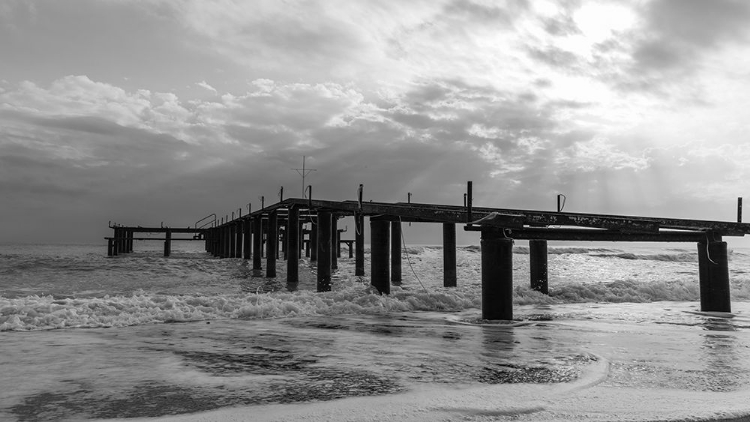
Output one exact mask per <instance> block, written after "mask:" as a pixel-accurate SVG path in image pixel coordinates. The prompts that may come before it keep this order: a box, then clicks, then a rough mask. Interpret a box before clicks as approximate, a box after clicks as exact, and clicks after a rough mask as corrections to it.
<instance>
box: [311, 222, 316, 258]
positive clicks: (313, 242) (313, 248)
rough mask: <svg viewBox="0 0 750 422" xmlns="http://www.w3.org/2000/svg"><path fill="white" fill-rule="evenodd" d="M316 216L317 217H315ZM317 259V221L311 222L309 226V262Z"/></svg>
mask: <svg viewBox="0 0 750 422" xmlns="http://www.w3.org/2000/svg"><path fill="white" fill-rule="evenodd" d="M316 218H317V217H316ZM317 260H318V223H317V222H315V223H312V227H310V262H315V261H317Z"/></svg>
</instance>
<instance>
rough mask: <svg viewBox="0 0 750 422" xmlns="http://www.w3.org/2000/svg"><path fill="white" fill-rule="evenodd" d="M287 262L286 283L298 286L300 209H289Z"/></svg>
mask: <svg viewBox="0 0 750 422" xmlns="http://www.w3.org/2000/svg"><path fill="white" fill-rule="evenodd" d="M286 228H287V235H286V238H287V242H288V244H287V261H286V282H287V283H288V284H297V283H298V282H299V234H300V231H299V209H298V208H296V207H291V208H289V215H288V217H287V225H286Z"/></svg>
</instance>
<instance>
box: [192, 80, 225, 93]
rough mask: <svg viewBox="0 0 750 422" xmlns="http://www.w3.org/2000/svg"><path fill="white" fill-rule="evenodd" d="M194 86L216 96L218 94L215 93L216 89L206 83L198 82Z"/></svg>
mask: <svg viewBox="0 0 750 422" xmlns="http://www.w3.org/2000/svg"><path fill="white" fill-rule="evenodd" d="M195 85H196V86H199V87H201V88H203V89H205V90H207V91H211V92H213V93H214V94H218V93H219V91H217V90H216V88H214V87H212V86H211V85H209V84H208V83H207V82H206V81H200V82H198V83H196V84H195Z"/></svg>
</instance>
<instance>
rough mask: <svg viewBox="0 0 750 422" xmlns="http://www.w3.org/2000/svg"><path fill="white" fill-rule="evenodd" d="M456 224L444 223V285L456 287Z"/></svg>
mask: <svg viewBox="0 0 750 422" xmlns="http://www.w3.org/2000/svg"><path fill="white" fill-rule="evenodd" d="M456 279H457V277H456V224H455V223H443V287H456V285H457V280H456Z"/></svg>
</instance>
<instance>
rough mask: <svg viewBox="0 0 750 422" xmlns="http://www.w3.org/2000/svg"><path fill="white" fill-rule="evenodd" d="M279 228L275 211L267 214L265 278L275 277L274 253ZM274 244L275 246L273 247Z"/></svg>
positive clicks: (277, 243)
mask: <svg viewBox="0 0 750 422" xmlns="http://www.w3.org/2000/svg"><path fill="white" fill-rule="evenodd" d="M278 228H279V225H278V220H277V214H276V211H271V213H270V214H268V235H267V236H268V245H267V247H266V277H276V252H277V251H278V247H279V234H278V233H277V230H278ZM274 244H275V245H274Z"/></svg>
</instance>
